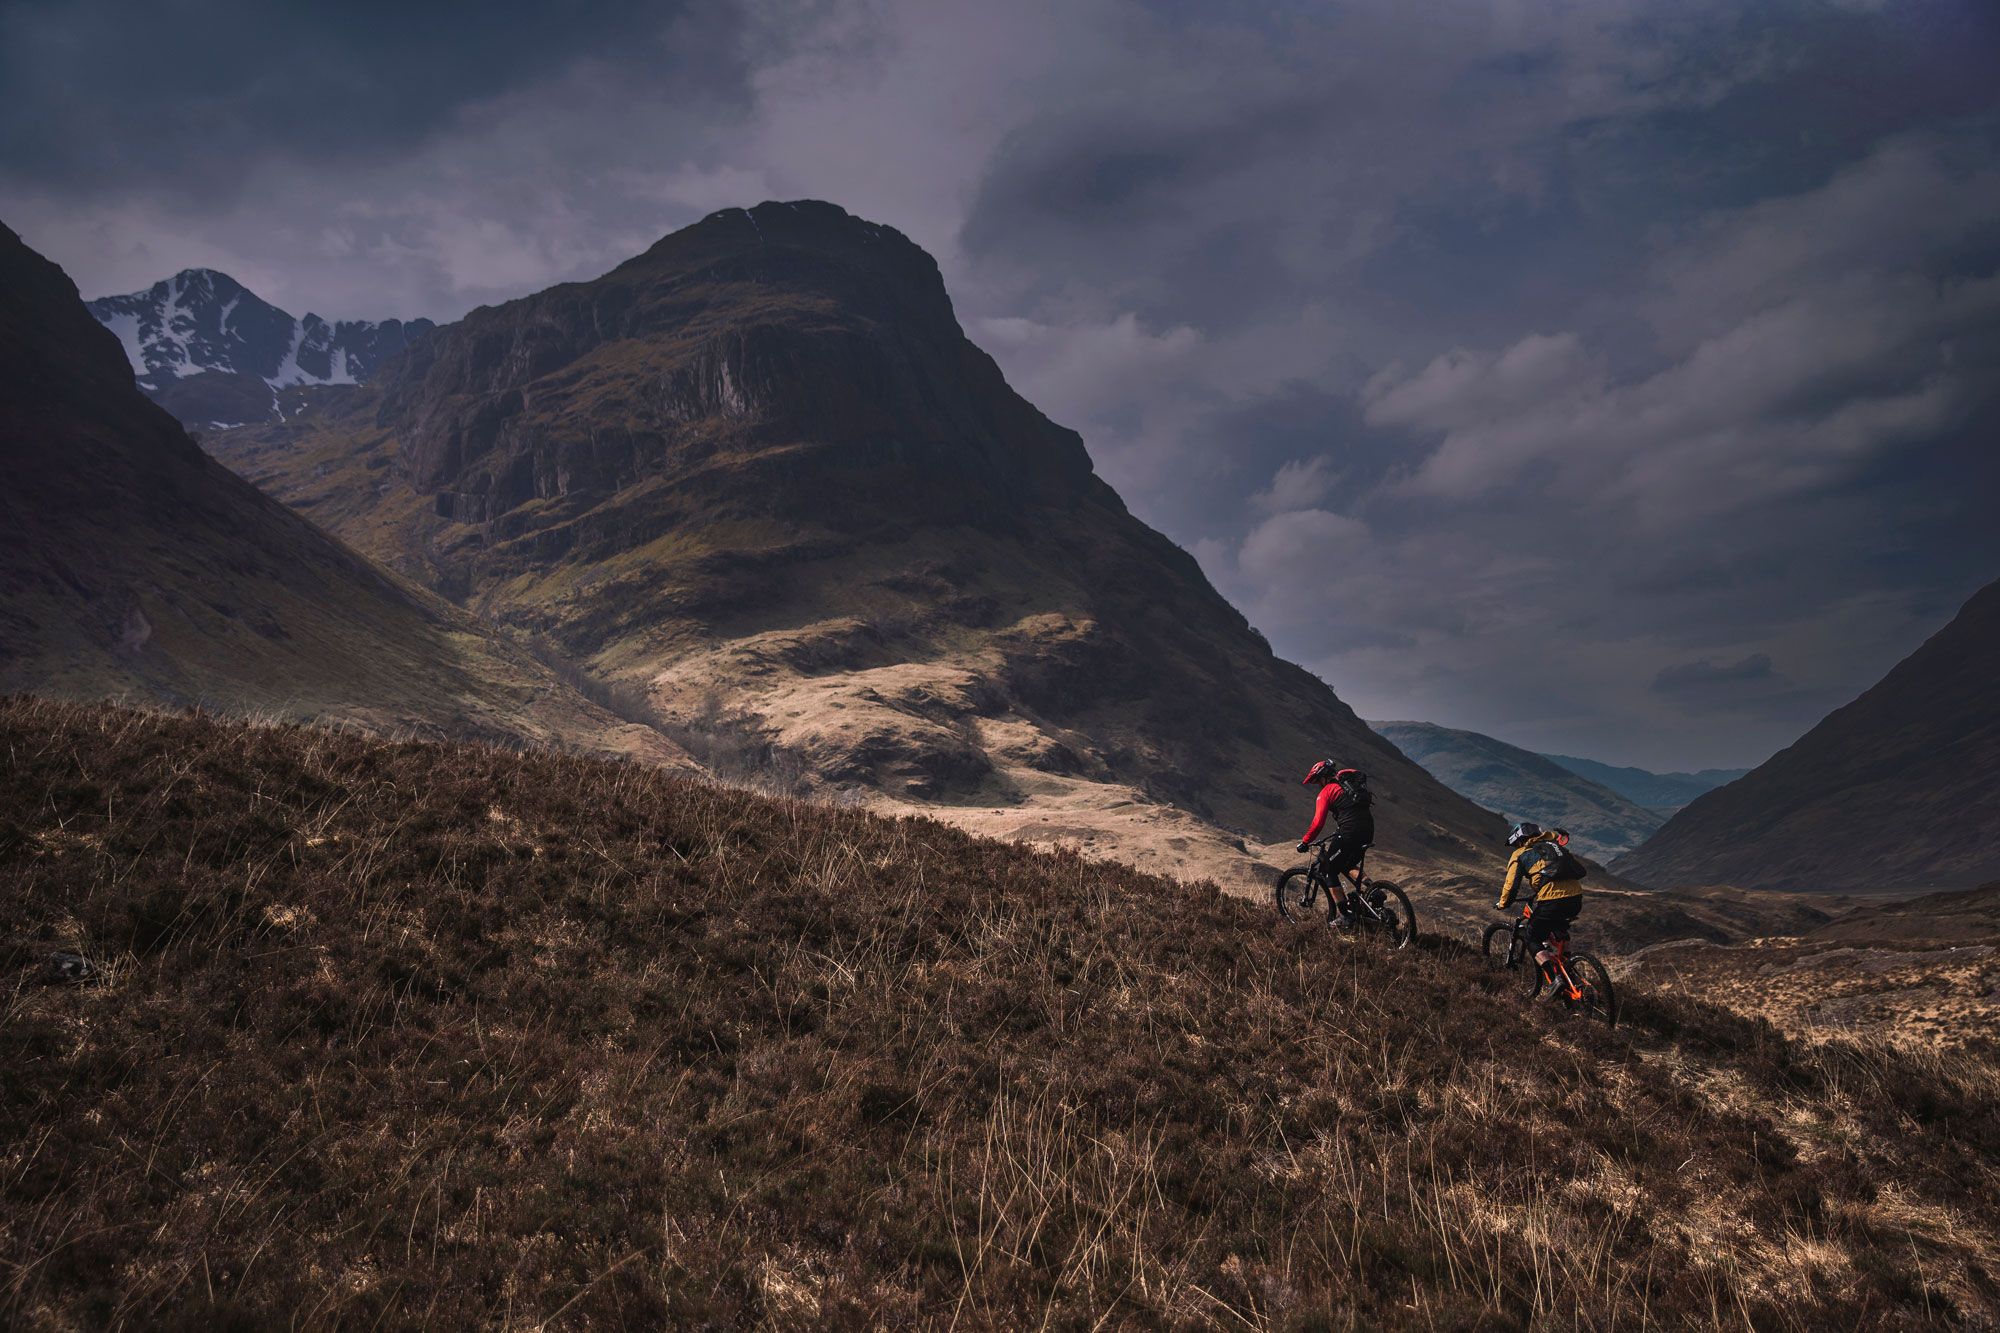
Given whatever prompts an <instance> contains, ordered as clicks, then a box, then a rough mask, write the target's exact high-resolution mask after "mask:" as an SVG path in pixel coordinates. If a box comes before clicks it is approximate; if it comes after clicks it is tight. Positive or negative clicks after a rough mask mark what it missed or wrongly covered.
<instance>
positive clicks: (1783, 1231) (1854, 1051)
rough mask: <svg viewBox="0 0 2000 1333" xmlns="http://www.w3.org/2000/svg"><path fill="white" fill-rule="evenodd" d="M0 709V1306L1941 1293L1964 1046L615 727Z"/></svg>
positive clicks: (739, 1318) (1961, 1187)
mask: <svg viewBox="0 0 2000 1333" xmlns="http://www.w3.org/2000/svg"><path fill="white" fill-rule="evenodd" d="M0 756H6V758H0V978H4V981H5V984H6V987H7V992H6V1007H5V1011H4V1012H5V1019H4V1021H0V1070H4V1071H5V1073H4V1076H0V1162H4V1163H6V1168H5V1169H4V1170H0V1271H4V1272H5V1273H6V1274H7V1278H6V1280H5V1281H4V1282H0V1327H5V1328H8V1329H44V1328H46V1329H70V1328H102V1327H107V1326H112V1325H119V1324H126V1323H129V1324H131V1325H135V1326H161V1325H164V1326H167V1327H172V1328H188V1329H239V1328H243V1329H255V1328H270V1327H285V1326H290V1325H294V1324H307V1325H313V1326H325V1327H342V1328H345V1327H378V1326H379V1327H385V1328H440V1329H449V1328H496V1327H502V1326H505V1327H519V1328H549V1329H557V1328H575V1329H619V1328H709V1329H738V1328H780V1329H809V1328H830V1329H863V1328H942V1327H945V1326H948V1325H950V1324H952V1323H953V1322H954V1321H956V1322H957V1323H960V1324H963V1325H965V1326H967V1327H970V1328H979V1329H1008V1328H1030V1327H1041V1326H1045V1325H1046V1326H1050V1327H1055V1328H1065V1329H1069V1328H1075V1329H1086V1328H1088V1329H1098V1328H1102V1329H1110V1330H1127V1329H1161V1328H1186V1329H1202V1328H1218V1329H1220V1328H1260V1329H1261V1328H1285V1329H1292V1328H1320V1327H1325V1328H1339V1329H1349V1328H1358V1329H1413V1330H1414V1329H1473V1328H1478V1329H1528V1328H1549V1329H1555V1328H1572V1327H1581V1328H1593V1329H1609V1328H1628V1327H1629V1328H1634V1329H1637V1328H1660V1329H1692V1328H1707V1327H1713V1326H1715V1325H1716V1324H1718V1323H1722V1322H1725V1321H1726V1322H1728V1323H1729V1324H1731V1325H1732V1326H1733V1325H1738V1324H1740V1325H1742V1326H1743V1327H1746V1328H1760V1329H1763V1328H1768V1329H1826V1328H1834V1329H1857V1330H1858V1329H1916V1328H1929V1327H1954V1326H1956V1327H1964V1328H1968V1329H1975V1328H1985V1327H1990V1323H1989V1322H1988V1321H1986V1320H1985V1319H1984V1315H1985V1313H1986V1312H1987V1311H1990V1310H1991V1309H1992V1308H1993V1301H1994V1286H1993V1274H1994V1272H1995V1271H1996V1270H1995V1267H1994V1255H1995V1254H1996V1253H2000V1174H1996V1172H1995V1171H1994V1169H1993V1167H1994V1154H1995V1150H1996V1144H2000V1111H1996V1108H1995V1101H1994V1097H1993V1087H1994V1078H1995V1072H1994V1069H1993V1067H1992V1066H1991V1065H1990V1064H1988V1063H1984V1062H1982V1061H1980V1060H1978V1059H1975V1058H1959V1059H1954V1060H1951V1061H1948V1062H1946V1061H1939V1060H1935V1059H1924V1058H1917V1057H1912V1056H1906V1055H1903V1054H1900V1053H1898V1052H1896V1051H1894V1050H1890V1049H1884V1048H1883V1047H1881V1046H1880V1045H1877V1044H1872V1043H1871V1044H1850V1043H1846V1042H1841V1043H1824V1042H1811V1041H1803V1040H1794V1039H1791V1038H1788V1037H1786V1036H1785V1035H1783V1034H1782V1033H1780V1032H1777V1031H1774V1030H1773V1028H1772V1027H1771V1026H1770V1025H1769V1024H1767V1023H1765V1022H1763V1021H1761V1020H1760V1019H1757V1018H1754V1017H1752V1018H1746V1017H1739V1016H1737V1015H1734V1014H1730V1013H1727V1012H1724V1011H1722V1010H1720V1009H1717V1008H1716V1007H1714V1006H1712V1005H1709V1004H1707V1003H1704V1002H1703V1001H1701V1000H1700V999H1699V998H1691V997H1679V996H1661V995H1659V994H1657V993H1655V992H1654V991H1653V990H1652V989H1651V988H1649V987H1639V986H1634V987H1631V988H1629V991H1628V992H1627V999H1626V1003H1625V1011H1624V1016H1623V1017H1622V1018H1621V1021H1620V1023H1619V1026H1618V1028H1617V1030H1615V1031H1612V1032H1605V1031H1602V1030H1597V1029H1590V1030H1585V1029H1583V1028H1581V1027H1580V1026H1579V1024H1578V1023H1577V1022H1575V1021H1571V1022H1565V1021H1563V1020H1562V1019H1560V1018H1559V1017H1557V1016H1556V1015H1555V1014H1554V1013H1553V1012H1552V1011H1551V1008H1550V1007H1549V1006H1546V1005H1535V1004H1531V1003H1529V1001H1528V1000H1527V996H1526V994H1525V991H1524V990H1523V988H1522V987H1521V985H1520V983H1519V980H1518V979H1517V978H1513V977H1509V976H1506V975H1504V974H1501V973H1498V972H1489V971H1488V970H1486V969H1485V968H1484V967H1482V966H1480V965H1479V963H1478V961H1477V960H1476V959H1475V958H1471V957H1468V956H1467V953H1466V951H1465V950H1463V949H1453V948H1429V947H1419V948H1415V949H1410V950H1405V951H1402V952H1399V953H1395V954H1390V953H1386V952H1384V951H1382V950H1378V949H1374V948H1370V947H1367V946H1365V945H1360V946H1357V945H1355V944H1354V943H1353V942H1351V941H1342V940H1339V939H1336V938H1334V937H1333V933H1332V932H1330V931H1329V930H1327V929H1326V928H1325V927H1320V928H1318V929H1313V930H1287V929H1280V928H1278V926H1277V923H1276V921H1275V920H1274V917H1273V913H1272V911H1271V909H1270V906H1269V904H1268V902H1255V903H1252V902H1244V901H1242V900H1240V899H1236V898H1233V897H1230V896H1227V895H1223V894H1218V893H1216V892H1215V891H1214V890H1213V888H1212V886H1206V885H1203V886H1197V887H1193V888H1190V887H1189V886H1187V885H1184V884H1177V883H1174V882H1171V881H1167V880H1162V879H1156V878H1153V877H1151V876H1148V875H1144V874H1140V873H1139V872H1137V871H1135V870H1133V869H1131V868H1130V867H1129V866H1124V865H1118V864H1106V863H1100V862H1092V861H1090V860H1087V859H1085V858H1083V857H1080V856H1077V855H1075V854H1073V853H1046V852H1038V851H1034V850H1031V849H1028V848H1025V847H1020V846H1012V845H1007V844H1003V843H999V842H996V841H992V840H988V839H981V838H973V837H969V836H967V835H965V834H964V833H962V832H959V831H958V830H955V829H951V828H947V827H944V826H942V825H940V824H939V823H937V822H936V821H934V820H929V819H909V818H904V819H886V818H881V817H877V816H873V815H870V814H868V813H866V812H863V811H859V810H853V809H838V808H833V807H829V806H823V805H815V804H811V803H804V802H798V801H790V800H784V801H778V800H769V799H764V798H761V797H758V796H754V795H751V794H748V793H745V792H742V791H737V790H732V789H729V788H725V787H720V786H716V785H713V784H709V783H704V782H695V781H686V780H682V779H677V778H675V777H673V776H670V775H668V774H665V773H662V772H660V771H658V770H657V769H653V768H649V767H646V766H642V765H638V764H620V763H606V762H603V761H597V760H590V759H586V758H580V757H577V756H574V755H567V754H560V753H554V752H549V751H528V752H523V753H514V752H508V751H504V750H500V749H495V748H488V747H481V746H469V745H439V744H425V743H416V744H411V743H394V744H392V743H384V742H382V741H377V740H372V739H369V738H367V737H364V736H359V735H355V734H353V733H351V732H337V731H331V732H330V731H322V730H317V729H312V728H300V727H278V728H260V727H253V726H246V725H242V724H227V723H220V722H217V721H215V720H214V719H211V718H205V717H199V716H147V715H141V714H135V713H132V712H128V711H125V710H121V709H114V708H106V707H90V708H83V707H74V706H69V705H60V704H53V703H49V702H46V701H39V700H6V699H0ZM1421 901H1423V900H1420V902H1421ZM1594 910H1595V909H1594V908H1593V911H1594ZM1591 920H1592V917H1591V915H1590V914H1586V917H1585V922H1586V923H1588V922H1590V921H1591ZM65 953H66V954H74V955H77V956H80V957H82V958H83V959H85V960H86V961H87V962H90V963H92V964H94V965H95V966H96V967H97V968H98V969H99V975H100V977H101V978H102V979H103V980H102V984H99V985H76V984H66V983H64V982H63V981H61V980H60V976H61V973H60V972H59V970H58V968H59V959H58V957H57V955H59V954H65ZM1739 970H1742V969H1739ZM37 983H40V984H37ZM1619 984H1620V986H1621V988H1625V986H1626V982H1625V975H1624V973H1623V972H1622V971H1621V973H1620V975H1619ZM117 1312H126V1314H127V1315H129V1318H120V1317H117Z"/></svg>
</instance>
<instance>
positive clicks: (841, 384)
mask: <svg viewBox="0 0 2000 1333" xmlns="http://www.w3.org/2000/svg"><path fill="white" fill-rule="evenodd" d="M382 391H383V405H382V412H383V419H385V420H386V419H388V418H391V417H398V418H401V419H402V420H404V421H405V422H406V423H407V425H408V434H407V435H406V436H405V439H404V458H405V459H406V461H407V463H408V465H409V467H410V469H411V473H412V476H413V478H414V480H415V481H416V484H417V485H418V487H419V488H420V489H423V490H426V491H429V492H431V493H433V494H434V495H435V496H436V497H437V498H436V504H437V505H438V510H437V512H438V513H440V514H442V515H446V516H448V517H452V518H456V519H459V520H461V521H471V522H486V521H489V520H492V519H496V518H499V517H501V516H503V515H505V514H507V513H509V512H510V511H512V510H515V509H517V508H520V507H521V506H524V505H527V504H529V503H531V502H534V501H545V500H549V499H553V498H558V497H561V496H566V495H569V494H572V493H577V492H584V493H588V492H592V491H596V492H608V491H615V490H618V489H621V488H622V487H623V486H625V485H627V484H629V483H630V482H631V481H633V480H635V479H636V478H638V477H640V476H642V475H646V474H648V473H654V472H657V471H658V470H659V469H660V468H661V467H662V466H663V465H666V466H679V465H680V463H682V462H685V461H687V459H688V455H689V453H690V451H694V452H706V453H710V454H712V453H715V452H717V451H718V450H720V451H724V452H738V451H744V452H749V453H762V452H768V451H770V450H772V449H784V450H787V451H789V453H790V456H791V457H792V458H793V461H794V464H797V463H798V462H799V461H800V460H803V459H804V458H806V457H809V456H818V455H820V454H822V453H824V452H825V451H828V450H831V451H833V452H834V453H835V454H837V455H838V461H839V465H840V466H841V467H842V468H844V469H847V470H850V471H856V472H865V471H867V470H868V469H869V468H871V467H872V468H873V469H874V472H875V475H878V476H887V475H891V474H892V473H895V472H901V473H906V474H908V475H910V476H919V477H922V478H923V479H924V480H925V484H927V485H932V486H935V487H937V488H938V490H939V492H940V499H941V502H944V503H948V504H950V505H951V506H952V507H953V510H954V512H958V511H964V512H965V513H967V514H968V515H969V516H970V515H976V514H979V513H992V512H1001V513H1004V512H1006V511H1007V510H1008V508H1009V507H1010V506H1011V504H1012V502H1013V500H1014V499H1018V498H1019V497H1021V496H1023V495H1026V494H1029V493H1039V494H1051V495H1052V494H1064V495H1068V496H1070V497H1071V498H1088V499H1090V500H1092V501H1095V502H1097V503H1109V504H1112V505H1114V506H1117V507H1120V508H1122V506H1118V502H1117V500H1116V498H1115V497H1113V496H1111V493H1110V491H1109V489H1108V488H1106V487H1104V486H1103V485H1102V483H1099V482H1097V481H1096V480H1095V478H1094V477H1092V475H1091V465H1090V459H1089V455H1088V454H1087V453H1086V452H1085V450H1084V448H1083V442H1082V441H1081V440H1080V439H1079V438H1078V437H1077V436H1076V434H1075V433H1074V432H1072V431H1067V430H1064V429H1063V428H1061V427H1059V426H1057V425H1055V424H1053V423H1052V422H1050V421H1049V420H1048V419H1047V418H1045V417H1043V416H1042V415H1041V413H1039V412H1037V411H1036V410H1035V409H1034V408H1033V407H1032V406H1031V405H1030V404H1028V403H1027V402H1026V401H1025V400H1023V399H1022V398H1021V397H1020V396H1019V395H1018V394H1016V393H1015V392H1014V391H1013V390H1012V389H1011V388H1009V387H1008V385H1007V383H1006V380H1005V378H1004V377H1003V376H1002V375H1001V373H1000V369H999V367H998V366H997V365H995V364H994V362H993V360H992V358H991V357H989V356H987V355H986V354H985V353H984V352H982V351H981V350H979V348H977V347H976V346H974V345H973V344H972V342H971V341H970V340H969V339H967V338H966V336H965V334H964V331H963V330H962V329H961V328H960V327H959V324H958V320H957V316H956V315H955V314H954V313H953V311H952V307H951V299H950V297H949V296H948V295H947V293H946V291H945V286H944V279H943V276H942V274H941V273H940V272H939V271H938V267H937V264H936V263H935V262H934V261H933V260H932V259H931V257H930V256H929V255H928V254H926V253H925V252H924V251H923V249H922V248H921V247H919V246H918V245H916V244H915V243H914V242H913V241H911V240H910V239H909V238H908V237H906V236H904V235H903V234H902V233H901V232H898V231H896V230H895V229H894V228H891V227H886V226H882V225H880V224H878V223H873V222H869V221H867V220H865V219H862V218H858V217H855V216H854V215H852V214H850V213H849V212H847V210H845V209H843V208H841V207H839V206H838V205H835V204H830V203H826V202H823V201H820V200H797V201H792V202H776V201H772V202H766V203H762V204H758V205H757V206H755V207H754V208H735V209H724V210H721V211H719V212H716V213H711V214H710V215H708V216H707V217H705V218H703V219H702V220H701V221H699V222H697V223H694V224H693V225H691V226H688V227H684V228H682V229H681V230H679V231H676V232H674V233H672V234H671V235H668V236H666V237H664V238H662V239H661V240H660V241H659V242H657V243H656V244H654V245H653V246H652V247H651V248H649V249H648V250H647V251H646V252H645V253H644V254H641V255H638V256H636V257H634V258H633V259H631V260H628V261H627V262H625V263H623V264H620V265H619V266H618V267H617V268H615V269H613V270H612V271H611V272H609V273H607V274H605V275H604V276H602V277H600V278H597V279H595V280H593V281H590V282H580V283H565V284H563V285H561V286H558V287H553V288H550V289H549V290H547V291H544V292H540V293H537V294H536V295H534V296H529V297H523V298H521V299H520V300H516V301H509V302H507V303H505V304H504V305H499V306H490V307H482V308H481V309H478V310H475V311H473V312H472V313H471V314H469V315H467V316H466V318H465V319H464V320H462V321H460V322H459V323H458V324H455V325H453V326H451V327H449V328H447V329H444V330H442V331H440V332H439V334H438V335H437V337H435V338H434V339H432V340H431V341H430V343H429V344H428V345H427V347H426V349H425V351H424V352H423V353H422V354H419V355H413V356H411V357H409V358H407V359H405V360H404V361H403V362H402V363H401V364H400V366H399V367H398V369H397V370H396V371H395V373H394V374H392V375H391V376H389V377H388V378H387V379H385V380H384V382H383V385H382ZM524 419H533V420H535V422H536V424H535V425H534V426H533V428H532V429H530V428H528V427H527V426H526V425H524V424H522V423H523V421H524ZM669 460H674V461H672V462H671V463H669ZM787 484H788V485H789V484H790V483H787ZM996 500H997V501H999V503H995V501H996Z"/></svg>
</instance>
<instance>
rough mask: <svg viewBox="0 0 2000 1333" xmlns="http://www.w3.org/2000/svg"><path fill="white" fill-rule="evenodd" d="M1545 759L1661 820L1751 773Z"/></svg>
mask: <svg viewBox="0 0 2000 1333" xmlns="http://www.w3.org/2000/svg"><path fill="white" fill-rule="evenodd" d="M1542 758H1544V759H1549V760H1553V761H1554V762H1556V763H1558V764H1561V765H1562V766H1563V767H1564V768H1566V769H1568V770H1569V771H1570V772H1572V773H1576V774H1580V775H1581V776H1583V777H1586V778H1589V779H1590V780H1591V781H1592V782H1595V783H1597V784H1598V785H1599V786H1601V787H1609V788H1610V789H1611V790H1612V791H1615V792H1617V793H1618V794H1619V795H1620V796H1623V797H1624V798H1625V799H1626V800H1628V801H1630V802H1632V803H1633V804H1634V805H1640V806H1644V807H1645V808H1646V809H1648V810H1655V811H1658V812H1660V815H1661V819H1662V821H1664V819H1665V817H1666V816H1667V815H1669V814H1671V813H1673V812H1674V811H1676V810H1678V809H1680V808H1681V807H1682V806H1684V805H1686V804H1687V803H1688V802H1689V801H1692V800H1693V799H1694V798H1695V797H1697V796H1703V795H1706V794H1707V793H1709V792H1711V791H1714V790H1715V789H1716V788H1717V787H1721V786H1724V785H1726V784H1728V783H1731V782H1734V781H1736V779H1738V778H1740V777H1742V776H1743V775H1744V774H1745V773H1748V772H1749V771H1750V770H1749V769H1747V768H1704V769H1702V770H1701V771H1700V772H1698V773H1652V772H1648V771H1647V770H1646V769H1643V768H1620V767H1617V766H1615V765H1612V764H1601V763H1599V762H1598V761H1597V760H1595V759H1579V758H1577V757H1576V756H1575V755H1568V754H1545V755H1543V756H1542Z"/></svg>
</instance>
